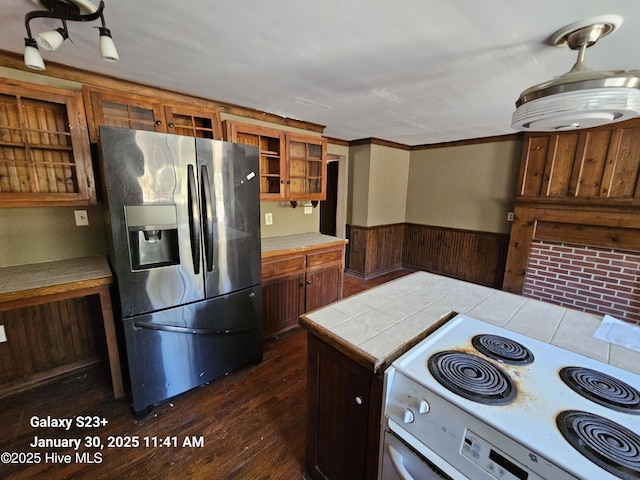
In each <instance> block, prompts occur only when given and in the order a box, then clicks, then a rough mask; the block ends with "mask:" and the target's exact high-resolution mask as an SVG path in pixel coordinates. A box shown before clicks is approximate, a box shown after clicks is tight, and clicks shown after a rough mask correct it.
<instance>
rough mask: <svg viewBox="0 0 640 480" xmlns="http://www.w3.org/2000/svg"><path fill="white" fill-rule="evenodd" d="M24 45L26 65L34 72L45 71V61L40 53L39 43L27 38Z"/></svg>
mask: <svg viewBox="0 0 640 480" xmlns="http://www.w3.org/2000/svg"><path fill="white" fill-rule="evenodd" d="M24 45H25V47H24V64H25V65H26V66H27V67H29V68H32V69H33V70H44V61H43V60H42V55H40V51H38V43H37V42H36V41H35V40H34V39H33V38H25V39H24Z"/></svg>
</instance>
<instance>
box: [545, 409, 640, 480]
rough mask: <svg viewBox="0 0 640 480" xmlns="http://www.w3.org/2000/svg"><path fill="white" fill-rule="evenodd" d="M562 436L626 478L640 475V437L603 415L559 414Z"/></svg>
mask: <svg viewBox="0 0 640 480" xmlns="http://www.w3.org/2000/svg"><path fill="white" fill-rule="evenodd" d="M556 424H557V425H558V429H559V430H560V433H562V436H563V437H564V438H565V440H566V441H567V442H569V443H570V444H571V446H572V447H573V448H575V449H576V450H577V451H578V452H580V453H581V454H582V455H583V456H584V457H586V458H587V459H589V460H591V461H592V462H593V463H595V464H596V465H598V466H599V467H600V468H602V469H604V470H606V471H607V472H609V473H611V474H612V475H615V476H617V477H619V478H622V479H624V480H632V479H636V480H637V479H638V478H639V477H640V436H638V435H637V434H636V433H634V432H632V431H631V430H629V429H627V428H625V427H623V426H622V425H619V424H618V423H616V422H614V421H612V420H609V419H608V418H604V417H601V416H599V415H596V414H593V413H588V412H581V411H577V410H567V411H564V412H561V413H560V414H558V416H557V417H556Z"/></svg>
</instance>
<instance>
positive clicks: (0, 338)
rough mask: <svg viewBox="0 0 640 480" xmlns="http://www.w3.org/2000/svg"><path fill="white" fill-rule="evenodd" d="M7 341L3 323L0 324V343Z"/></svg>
mask: <svg viewBox="0 0 640 480" xmlns="http://www.w3.org/2000/svg"><path fill="white" fill-rule="evenodd" d="M6 341H7V334H6V333H5V331H4V325H0V343H4V342H6Z"/></svg>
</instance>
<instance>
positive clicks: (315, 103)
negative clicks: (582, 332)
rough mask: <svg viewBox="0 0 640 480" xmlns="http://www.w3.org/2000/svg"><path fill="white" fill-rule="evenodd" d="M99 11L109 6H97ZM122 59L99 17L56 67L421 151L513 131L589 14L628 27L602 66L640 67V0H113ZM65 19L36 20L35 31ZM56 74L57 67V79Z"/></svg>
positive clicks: (593, 54) (596, 65) (592, 52)
mask: <svg viewBox="0 0 640 480" xmlns="http://www.w3.org/2000/svg"><path fill="white" fill-rule="evenodd" d="M93 3H94V4H95V5H97V4H98V3H99V0H93ZM105 4H106V8H105V19H106V23H107V26H108V27H109V28H110V29H111V32H112V35H113V39H114V41H115V43H116V45H117V47H118V51H119V54H120V62H118V63H106V62H104V61H102V60H101V59H100V56H99V53H98V33H97V30H95V29H94V28H91V27H93V26H97V25H98V24H99V22H92V23H91V24H83V23H78V22H70V23H69V25H68V26H69V33H70V38H71V40H72V41H73V43H70V42H68V41H67V42H65V44H64V45H63V46H62V47H61V48H60V49H59V50H58V51H56V52H53V53H48V52H41V53H42V56H43V58H44V61H45V64H46V62H47V61H51V62H56V63H62V64H65V65H70V66H73V67H77V68H80V69H84V70H89V71H93V72H98V73H104V74H108V75H110V76H115V77H118V78H122V79H127V80H133V81H137V82H142V83H144V84H148V85H153V86H159V87H164V88H167V89H171V90H175V91H179V92H183V93H188V94H194V95H197V96H201V97H205V98H210V99H214V100H218V101H222V102H226V103H232V104H236V105H241V106H244V107H250V108H254V109H258V110H261V111H265V112H269V113H274V114H277V115H281V116H283V117H288V118H295V119H300V120H305V121H308V122H313V123H318V124H321V125H325V126H326V128H325V130H324V134H325V135H326V136H329V137H334V138H339V139H343V140H356V139H361V138H369V137H375V138H379V139H384V140H389V141H393V142H398V143H401V144H405V145H422V144H433V143H440V142H448V141H455V140H463V139H472V138H480V137H488V136H494V135H503V134H509V133H513V132H514V130H512V129H511V127H510V124H511V114H512V113H513V110H514V109H515V105H514V102H515V100H516V99H517V98H518V96H519V94H520V92H521V91H523V90H524V89H526V88H528V87H530V86H532V85H534V84H537V83H540V82H543V81H546V80H550V79H551V78H553V77H554V76H557V75H561V74H563V73H565V72H567V71H568V70H569V69H570V68H571V66H572V65H573V63H574V62H575V60H576V52H574V51H572V50H570V49H569V48H567V47H555V46H549V45H547V44H545V40H546V39H547V38H548V37H549V36H550V35H551V34H552V33H554V32H555V31H556V30H558V29H560V28H562V27H564V26H566V25H568V24H570V23H573V22H576V21H579V20H582V19H585V18H587V17H591V16H595V15H603V14H618V15H622V16H623V17H624V23H623V24H622V26H621V27H620V28H619V29H618V30H617V31H615V32H614V33H613V34H611V35H609V36H607V37H605V38H603V39H601V40H600V41H599V42H598V43H597V45H595V46H594V47H592V48H590V49H589V50H588V51H587V56H586V61H587V64H588V65H589V67H590V68H592V69H595V70H608V69H620V70H630V69H637V68H640V57H639V56H638V46H640V2H638V1H637V0H609V1H607V2H603V1H602V0H571V1H569V0H564V1H560V2H559V1H557V0H538V1H535V2H531V1H529V2H525V1H523V0H484V1H478V0H440V1H437V0H396V1H394V2H391V1H389V0H348V1H345V0H315V1H309V0H272V1H265V0H235V1H234V0H231V1H230V0H188V1H184V2H181V1H176V0H135V1H131V0H105ZM34 8H36V6H35V5H34V2H33V0H3V1H2V6H1V7H0V13H1V14H2V29H1V30H0V49H3V50H7V51H12V52H23V51H24V37H25V36H26V32H25V28H24V15H25V13H27V12H28V11H30V10H33V9H34ZM59 26H60V23H59V22H56V21H52V20H48V19H36V20H33V21H32V22H31V28H32V30H33V33H34V34H35V33H37V32H39V31H44V30H48V29H51V28H57V27H59ZM45 73H46V72H45Z"/></svg>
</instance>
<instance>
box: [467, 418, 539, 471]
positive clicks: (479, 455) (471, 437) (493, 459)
mask: <svg viewBox="0 0 640 480" xmlns="http://www.w3.org/2000/svg"><path fill="white" fill-rule="evenodd" d="M460 453H461V454H462V455H463V456H464V457H466V458H467V459H469V460H470V461H472V462H473V463H475V464H476V465H477V466H479V467H480V468H482V469H483V470H484V471H486V472H487V473H489V474H491V475H493V476H494V477H496V478H499V479H500V480H503V479H504V480H529V472H528V471H527V470H526V469H525V467H524V466H523V465H520V464H518V463H517V462H516V461H515V460H513V459H510V458H509V457H507V455H505V454H504V453H502V452H500V451H498V449H496V448H495V447H493V446H492V445H491V444H490V443H489V442H487V441H486V440H484V439H483V438H482V437H480V436H479V435H476V434H475V433H473V432H472V431H471V430H467V431H466V432H465V435H464V440H463V442H462V448H461V449H460ZM536 477H537V475H536Z"/></svg>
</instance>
